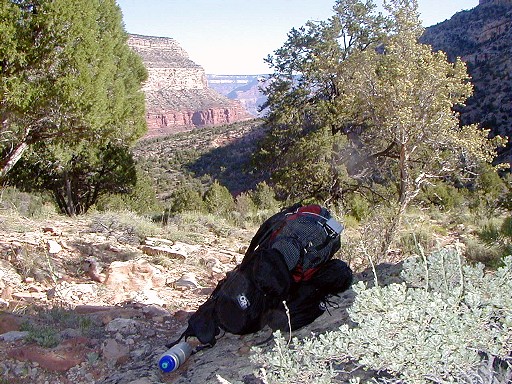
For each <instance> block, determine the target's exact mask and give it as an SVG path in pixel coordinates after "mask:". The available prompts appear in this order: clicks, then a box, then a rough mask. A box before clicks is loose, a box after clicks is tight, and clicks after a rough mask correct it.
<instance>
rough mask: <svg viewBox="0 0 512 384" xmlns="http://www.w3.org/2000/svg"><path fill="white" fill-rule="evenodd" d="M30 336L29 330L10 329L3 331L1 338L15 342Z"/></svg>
mask: <svg viewBox="0 0 512 384" xmlns="http://www.w3.org/2000/svg"><path fill="white" fill-rule="evenodd" d="M27 336H28V331H10V332H6V333H2V334H1V335H0V340H3V341H7V342H13V341H18V340H23V339H24V338H25V337H27Z"/></svg>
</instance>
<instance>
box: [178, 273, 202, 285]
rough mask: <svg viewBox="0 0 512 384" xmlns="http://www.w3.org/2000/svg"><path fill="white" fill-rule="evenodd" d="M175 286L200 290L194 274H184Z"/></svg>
mask: <svg viewBox="0 0 512 384" xmlns="http://www.w3.org/2000/svg"><path fill="white" fill-rule="evenodd" d="M174 284H175V285H176V286H177V287H185V288H192V289H193V288H198V287H199V283H198V282H197V279H196V275H195V273H193V272H187V273H184V274H183V276H181V278H179V279H178V280H176V281H175V282H174Z"/></svg>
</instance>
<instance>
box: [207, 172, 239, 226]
mask: <svg viewBox="0 0 512 384" xmlns="http://www.w3.org/2000/svg"><path fill="white" fill-rule="evenodd" d="M204 203H205V205H206V209H207V210H208V212H210V213H213V214H215V215H219V216H223V217H229V215H230V214H231V212H232V211H233V210H234V208H235V201H234V199H233V196H232V195H231V193H230V192H229V190H228V189H227V188H226V187H225V186H223V185H220V183H219V182H218V181H217V180H215V181H214V182H213V184H212V185H211V186H210V187H209V188H208V189H207V190H206V192H205V194H204Z"/></svg>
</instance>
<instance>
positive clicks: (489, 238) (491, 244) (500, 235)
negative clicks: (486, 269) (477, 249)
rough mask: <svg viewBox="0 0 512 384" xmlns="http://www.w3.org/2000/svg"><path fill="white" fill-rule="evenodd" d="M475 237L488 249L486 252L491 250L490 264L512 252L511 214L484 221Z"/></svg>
mask: <svg viewBox="0 0 512 384" xmlns="http://www.w3.org/2000/svg"><path fill="white" fill-rule="evenodd" d="M477 237H478V239H479V240H480V241H482V242H483V243H484V244H485V245H486V247H487V248H488V249H489V251H488V253H489V252H491V250H492V251H493V254H494V256H495V257H493V258H491V261H492V263H491V265H495V264H496V263H497V262H498V261H499V260H500V259H501V258H502V257H504V256H507V255H510V254H512V216H508V217H506V218H504V219H499V218H495V219H490V220H488V221H486V222H484V224H483V225H482V228H481V229H479V230H478V231H477ZM485 264H489V262H486V263H485Z"/></svg>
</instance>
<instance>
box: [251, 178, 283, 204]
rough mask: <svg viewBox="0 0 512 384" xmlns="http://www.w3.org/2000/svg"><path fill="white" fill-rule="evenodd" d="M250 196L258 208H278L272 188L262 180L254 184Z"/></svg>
mask: <svg viewBox="0 0 512 384" xmlns="http://www.w3.org/2000/svg"><path fill="white" fill-rule="evenodd" d="M250 196H251V199H252V201H254V204H256V207H257V208H258V209H259V210H262V211H277V210H278V209H279V203H278V201H277V200H276V194H275V192H274V190H273V189H272V188H271V187H270V186H269V185H268V184H267V183H266V182H264V181H262V182H260V183H258V184H257V185H256V188H255V189H254V190H253V191H251V192H250Z"/></svg>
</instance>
